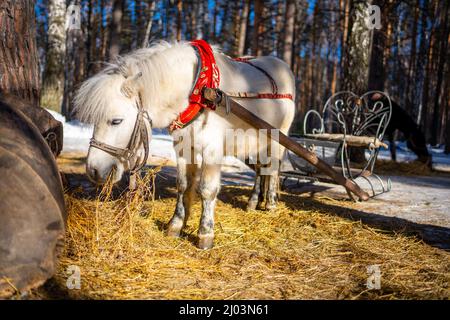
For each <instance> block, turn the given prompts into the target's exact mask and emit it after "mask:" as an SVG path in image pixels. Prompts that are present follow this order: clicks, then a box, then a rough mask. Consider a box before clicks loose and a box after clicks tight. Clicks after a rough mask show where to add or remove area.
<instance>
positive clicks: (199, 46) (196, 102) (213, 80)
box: [169, 40, 220, 131]
mask: <svg viewBox="0 0 450 320" xmlns="http://www.w3.org/2000/svg"><path fill="white" fill-rule="evenodd" d="M190 44H191V45H192V46H193V47H194V50H196V51H197V54H198V57H199V58H200V60H199V62H198V63H199V64H200V65H199V71H200V73H199V74H198V79H197V80H196V83H195V84H194V87H193V90H192V92H191V95H190V96H189V105H188V106H187V108H186V109H185V110H184V111H183V112H181V113H180V115H179V116H178V118H177V119H176V120H174V121H173V122H172V124H171V125H170V126H169V130H170V131H174V130H176V129H180V128H183V127H185V126H186V125H188V124H189V123H191V122H192V121H194V120H195V118H197V117H198V116H199V115H200V113H201V112H203V110H204V108H210V109H213V110H214V109H215V106H214V105H211V104H208V103H206V101H205V100H204V98H203V95H202V89H203V87H208V88H218V87H219V83H220V74H219V68H218V67H217V64H216V59H215V58H214V53H213V50H212V48H211V46H210V45H209V44H208V43H207V42H206V41H204V40H193V41H191V42H190Z"/></svg>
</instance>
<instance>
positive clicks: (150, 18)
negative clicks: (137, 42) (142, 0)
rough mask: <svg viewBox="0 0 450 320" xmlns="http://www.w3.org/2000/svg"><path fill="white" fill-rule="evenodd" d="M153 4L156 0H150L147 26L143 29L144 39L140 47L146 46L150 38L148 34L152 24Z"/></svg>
mask: <svg viewBox="0 0 450 320" xmlns="http://www.w3.org/2000/svg"><path fill="white" fill-rule="evenodd" d="M155 5H156V0H155V1H152V4H151V5H150V9H149V11H148V22H147V28H146V30H145V36H144V41H143V42H142V48H146V47H147V46H148V42H149V40H150V35H151V32H152V24H153V15H154V13H155Z"/></svg>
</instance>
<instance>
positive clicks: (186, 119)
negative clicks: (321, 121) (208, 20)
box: [169, 40, 293, 132]
mask: <svg viewBox="0 0 450 320" xmlns="http://www.w3.org/2000/svg"><path fill="white" fill-rule="evenodd" d="M190 44H191V45H192V46H193V47H194V50H196V52H197V55H198V57H199V62H198V63H199V66H198V71H199V72H198V77H197V79H196V80H195V81H196V82H195V84H194V87H193V88H192V92H191V95H190V96H189V105H188V106H187V108H186V109H185V110H184V111H183V112H181V113H180V114H179V116H178V118H177V119H176V120H174V121H172V123H171V124H170V126H169V130H170V131H171V132H172V131H174V130H176V129H180V128H184V127H185V126H187V125H188V124H189V123H191V122H192V121H194V120H195V119H196V118H197V117H198V116H199V115H200V114H201V113H202V112H203V111H204V110H205V108H210V109H212V110H215V106H214V105H212V104H209V103H207V102H206V101H205V99H204V98H203V95H202V90H203V88H204V87H208V88H214V89H216V88H218V87H219V83H220V74H219V68H218V67H217V64H216V59H215V58H214V53H213V50H212V48H211V46H210V45H209V44H208V43H207V42H206V41H204V40H193V41H191V42H190ZM251 59H252V58H245V57H244V58H236V59H235V60H236V61H239V62H245V63H248V64H249V65H251V66H253V67H254V68H256V69H258V70H260V71H261V72H262V73H263V74H264V75H265V76H266V77H268V79H269V80H270V83H271V85H272V91H273V92H272V93H251V92H237V93H227V95H229V96H231V97H235V98H251V99H290V100H293V97H292V95H291V94H281V93H278V88H277V85H276V83H275V81H274V80H273V78H272V77H271V76H270V75H269V74H268V73H267V72H266V71H265V70H264V69H262V68H260V67H258V66H256V65H254V64H253V63H251V62H249V61H248V60H251Z"/></svg>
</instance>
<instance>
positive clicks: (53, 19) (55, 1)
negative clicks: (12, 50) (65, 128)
mask: <svg viewBox="0 0 450 320" xmlns="http://www.w3.org/2000/svg"><path fill="white" fill-rule="evenodd" d="M65 19H66V1H65V0H50V1H49V5H48V41H47V52H46V63H45V70H44V75H43V82H42V97H41V105H43V106H44V107H46V108H50V109H53V110H57V111H60V110H61V102H62V98H63V94H64V56H65V54H66V30H65Z"/></svg>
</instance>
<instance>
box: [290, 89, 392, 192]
mask: <svg viewBox="0 0 450 320" xmlns="http://www.w3.org/2000/svg"><path fill="white" fill-rule="evenodd" d="M374 95H377V98H378V99H377V100H373V99H372V97H373V96H374ZM380 97H387V101H389V105H385V104H383V103H382V102H381V100H382V99H381V98H380ZM391 112H392V105H391V103H390V99H389V97H388V96H387V95H386V94H385V93H383V92H378V91H371V92H367V93H365V94H364V95H363V96H361V97H358V96H356V95H355V94H353V93H351V92H338V93H336V94H335V95H333V96H332V97H331V98H329V99H328V101H327V102H326V103H325V105H324V108H323V109H322V112H319V111H317V110H310V111H308V112H307V113H306V115H305V118H304V120H303V134H302V135H291V138H293V139H294V140H296V141H297V142H298V143H300V144H301V145H303V146H304V147H306V148H308V149H309V150H310V151H314V152H316V154H317V156H318V157H319V158H321V159H322V160H324V161H325V162H327V163H328V164H329V165H331V166H333V167H335V169H336V170H340V171H342V174H343V175H344V176H345V177H347V178H349V179H351V180H353V181H354V182H355V183H358V181H356V179H357V178H360V179H359V180H361V179H363V180H365V181H366V182H368V183H367V184H368V185H369V188H371V189H372V195H373V196H375V195H376V194H377V193H378V194H379V193H384V192H387V191H389V190H390V188H391V185H390V181H389V180H388V181H387V184H386V185H385V184H384V183H383V181H382V179H381V178H380V177H379V176H377V175H376V174H374V172H373V171H374V167H375V162H376V159H377V156H378V153H379V151H380V148H387V147H388V146H387V144H386V143H384V142H383V138H384V133H385V130H386V128H387V126H388V124H389V120H390V118H391ZM358 155H359V159H360V160H361V158H362V159H364V160H363V161H362V163H358V164H357V165H355V163H354V162H353V161H352V160H353V159H354V158H355V156H358ZM287 156H288V159H289V162H290V164H291V165H292V170H284V171H281V176H282V177H284V180H283V186H284V184H285V181H286V179H287V178H294V179H297V181H299V180H309V181H317V180H324V181H327V182H330V181H329V179H326V177H324V176H323V175H321V173H320V172H317V169H316V168H315V167H313V166H311V165H310V164H309V163H308V162H306V161H305V160H304V159H302V158H300V157H298V156H296V155H295V154H294V153H292V152H291V151H289V150H288V151H287ZM360 162H361V161H360ZM371 177H373V178H375V181H377V182H378V183H380V184H381V191H380V192H376V190H375V189H376V188H375V186H374V183H373V179H371Z"/></svg>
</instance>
